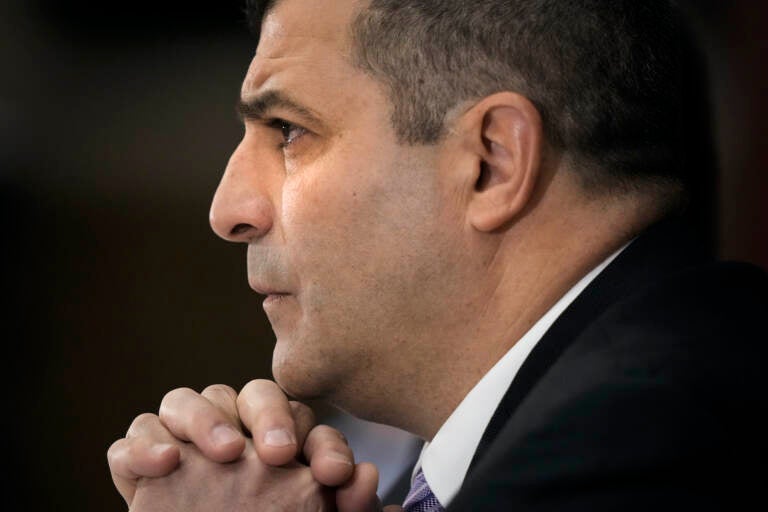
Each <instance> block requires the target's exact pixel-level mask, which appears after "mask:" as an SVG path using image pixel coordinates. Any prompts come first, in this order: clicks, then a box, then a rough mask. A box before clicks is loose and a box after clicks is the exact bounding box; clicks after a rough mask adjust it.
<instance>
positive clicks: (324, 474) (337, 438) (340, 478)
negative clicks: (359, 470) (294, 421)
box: [304, 425, 375, 492]
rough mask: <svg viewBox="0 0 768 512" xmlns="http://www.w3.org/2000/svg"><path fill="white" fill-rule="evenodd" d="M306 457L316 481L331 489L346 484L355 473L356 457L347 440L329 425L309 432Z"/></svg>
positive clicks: (305, 446)
mask: <svg viewBox="0 0 768 512" xmlns="http://www.w3.org/2000/svg"><path fill="white" fill-rule="evenodd" d="M304 457H306V459H307V462H309V465H310V468H311V469H312V476H314V477H315V480H317V481H318V482H320V483H321V484H323V485H327V486H329V487H336V486H338V485H341V484H343V483H345V482H346V481H347V480H349V479H350V477H351V476H352V474H353V473H354V472H355V466H354V464H355V459H354V455H353V454H352V450H351V449H350V448H349V446H348V445H347V440H346V438H345V437H344V436H343V435H342V433H341V432H339V431H338V430H336V429H334V428H331V427H329V426H327V425H318V426H316V427H315V428H313V429H312V430H311V431H310V432H309V435H307V439H306V441H305V442H304ZM374 492H375V491H374Z"/></svg>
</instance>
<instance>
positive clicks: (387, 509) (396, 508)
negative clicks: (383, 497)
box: [383, 505, 403, 512]
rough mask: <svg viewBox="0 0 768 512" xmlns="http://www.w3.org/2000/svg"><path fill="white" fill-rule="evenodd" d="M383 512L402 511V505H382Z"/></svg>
mask: <svg viewBox="0 0 768 512" xmlns="http://www.w3.org/2000/svg"><path fill="white" fill-rule="evenodd" d="M383 512H403V507H401V506H400V505H387V506H386V507H384V511H383Z"/></svg>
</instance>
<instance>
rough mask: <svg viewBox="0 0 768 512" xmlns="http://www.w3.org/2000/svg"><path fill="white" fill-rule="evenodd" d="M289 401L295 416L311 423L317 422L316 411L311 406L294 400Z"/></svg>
mask: <svg viewBox="0 0 768 512" xmlns="http://www.w3.org/2000/svg"><path fill="white" fill-rule="evenodd" d="M288 403H289V405H290V406H291V411H292V412H293V415H294V417H296V418H297V419H299V420H303V421H305V422H306V423H308V424H310V425H314V424H315V412H314V411H313V410H312V408H311V407H309V406H307V405H305V404H303V403H301V402H296V401H294V400H292V401H290V402H288Z"/></svg>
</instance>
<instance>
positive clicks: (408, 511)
mask: <svg viewBox="0 0 768 512" xmlns="http://www.w3.org/2000/svg"><path fill="white" fill-rule="evenodd" d="M403 512H445V509H444V508H443V506H442V505H440V502H439V501H437V498H436V497H435V495H434V494H432V489H430V488H429V484H427V479H426V478H424V472H423V471H422V470H421V469H419V471H418V473H416V478H415V479H414V480H413V484H412V485H411V490H410V492H409V493H408V496H407V497H406V498H405V502H404V503H403Z"/></svg>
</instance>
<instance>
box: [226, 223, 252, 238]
mask: <svg viewBox="0 0 768 512" xmlns="http://www.w3.org/2000/svg"><path fill="white" fill-rule="evenodd" d="M251 228H252V226H251V225H250V224H238V225H237V226H235V227H233V228H232V231H230V234H231V235H233V236H234V235H240V234H242V233H245V232H246V231H248V230H249V229H251Z"/></svg>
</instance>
